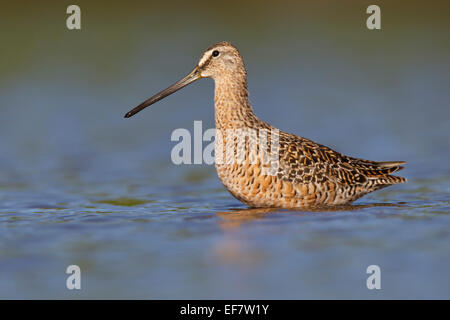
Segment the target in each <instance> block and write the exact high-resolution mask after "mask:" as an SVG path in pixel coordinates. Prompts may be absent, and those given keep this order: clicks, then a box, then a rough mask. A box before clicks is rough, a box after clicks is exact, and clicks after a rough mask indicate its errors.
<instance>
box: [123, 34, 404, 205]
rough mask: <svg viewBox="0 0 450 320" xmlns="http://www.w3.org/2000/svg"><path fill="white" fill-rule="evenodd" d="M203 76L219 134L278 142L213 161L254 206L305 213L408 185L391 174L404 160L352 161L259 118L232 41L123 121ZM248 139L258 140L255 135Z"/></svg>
mask: <svg viewBox="0 0 450 320" xmlns="http://www.w3.org/2000/svg"><path fill="white" fill-rule="evenodd" d="M201 78H212V79H213V80H214V82H215V96H214V102H215V125H216V130H220V131H226V130H242V129H244V130H256V131H257V132H261V130H265V131H269V132H270V138H276V139H274V140H272V139H271V141H276V142H277V143H276V144H275V143H273V146H275V145H276V147H273V146H271V145H269V146H268V147H267V149H266V148H265V147H259V148H245V151H244V153H245V158H244V159H243V161H238V162H236V161H235V162H227V161H225V162H220V163H218V162H217V161H216V163H215V166H216V170H217V173H218V176H219V178H220V180H221V181H222V183H223V184H224V186H225V187H226V188H227V189H228V191H229V192H230V193H231V194H232V195H233V196H234V197H235V198H237V199H238V200H240V201H242V202H244V203H245V204H247V205H249V206H250V207H261V208H263V207H264V208H267V207H274V208H286V209H307V208H315V207H329V206H340V205H347V204H350V203H351V202H353V201H355V200H356V199H358V198H360V197H362V196H364V195H366V194H368V193H370V192H373V191H376V190H379V189H381V188H384V187H387V186H390V185H393V184H398V183H403V182H406V179H405V178H402V177H398V176H394V175H392V173H394V172H396V171H398V170H401V169H403V167H402V165H403V164H405V162H404V161H383V162H379V161H370V160H363V159H358V158H353V157H349V156H346V155H344V154H342V153H339V152H336V151H334V150H332V149H330V148H328V147H326V146H324V145H321V144H318V143H315V142H314V141H312V140H309V139H306V138H303V137H300V136H296V135H293V134H289V133H286V132H283V131H281V130H278V129H276V128H274V127H272V126H271V125H269V124H268V123H266V122H264V121H262V120H260V119H259V118H258V117H257V116H256V115H255V114H254V112H253V109H252V107H251V106H250V102H249V98H248V89H247V71H246V69H245V66H244V61H243V59H242V57H241V55H240V53H239V51H238V49H237V48H236V47H235V46H233V45H232V44H231V43H229V42H219V43H217V44H215V45H213V46H211V47H209V48H207V49H206V50H205V51H204V53H203V54H202V56H201V58H200V60H199V62H198V64H197V65H196V66H195V68H194V70H192V72H191V73H189V74H188V75H187V76H185V77H184V78H182V79H181V80H179V81H178V82H176V83H174V84H173V85H171V86H170V87H168V88H167V89H165V90H162V91H161V92H159V93H157V94H156V95H154V96H153V97H151V98H149V99H148V100H146V101H144V102H142V103H141V104H140V105H138V106H137V107H136V108H134V109H133V110H131V111H129V112H128V113H126V114H125V118H129V117H131V116H133V115H134V114H136V113H138V112H139V111H141V110H142V109H144V108H146V107H148V106H150V105H152V104H153V103H155V102H157V101H159V100H161V99H163V98H165V97H167V96H168V95H170V94H172V93H174V92H175V91H177V90H179V89H181V88H183V87H185V86H187V85H188V84H190V83H192V82H194V81H196V80H198V79H201ZM257 135H258V134H257ZM260 135H261V134H260ZM222 136H223V137H222V139H217V138H216V141H215V148H216V150H218V147H221V148H222V147H223V145H224V144H226V142H227V135H222ZM261 136H262V135H261ZM231 139H233V140H231V145H233V144H234V146H235V147H236V137H234V138H231ZM245 139H246V141H247V142H249V143H253V142H255V141H253V140H254V139H255V137H254V136H246V137H245ZM219 140H220V141H219ZM228 140H230V138H228ZM219 144H222V145H219ZM263 150H266V151H268V153H269V156H275V159H276V166H275V167H271V169H269V170H265V169H267V162H264V161H261V160H256V161H255V160H254V159H255V153H258V152H261V151H263ZM234 155H236V151H234ZM216 156H217V155H216ZM227 156H228V155H227ZM256 158H258V157H256ZM252 159H253V160H252ZM258 159H260V158H258ZM216 160H217V158H216ZM274 168H275V169H274Z"/></svg>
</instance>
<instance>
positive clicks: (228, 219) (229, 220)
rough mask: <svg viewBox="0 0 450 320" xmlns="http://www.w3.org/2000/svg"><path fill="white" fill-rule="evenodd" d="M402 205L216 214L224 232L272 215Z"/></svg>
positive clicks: (230, 211) (320, 212)
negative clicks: (219, 218)
mask: <svg viewBox="0 0 450 320" xmlns="http://www.w3.org/2000/svg"><path fill="white" fill-rule="evenodd" d="M402 206H404V204H403V203H371V204H354V205H343V206H333V207H311V208H309V209H308V210H287V209H278V208H245V209H230V210H229V211H222V212H216V214H217V215H218V216H219V217H221V218H222V220H221V221H220V222H219V224H220V226H221V227H222V228H223V229H225V230H230V229H235V228H238V227H240V226H241V225H242V224H245V223H247V222H250V221H255V220H260V219H264V218H266V217H267V216H268V215H273V214H293V215H296V216H310V215H312V214H327V215H331V214H332V213H333V212H343V211H358V210H362V209H366V208H373V207H402Z"/></svg>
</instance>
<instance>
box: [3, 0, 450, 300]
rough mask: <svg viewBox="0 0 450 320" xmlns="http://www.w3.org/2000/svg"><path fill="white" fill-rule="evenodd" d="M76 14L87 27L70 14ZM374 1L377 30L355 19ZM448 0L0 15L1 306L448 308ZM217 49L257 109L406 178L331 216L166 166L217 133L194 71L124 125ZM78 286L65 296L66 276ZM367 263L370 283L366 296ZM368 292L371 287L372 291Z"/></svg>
mask: <svg viewBox="0 0 450 320" xmlns="http://www.w3.org/2000/svg"><path fill="white" fill-rule="evenodd" d="M70 4H77V5H79V6H80V8H81V27H82V29H81V30H68V29H67V28H66V19H67V17H68V14H66V8H67V7H68V6H69V5H70ZM371 4H377V5H379V6H380V8H381V30H372V31H371V30H368V29H367V28H366V19H367V17H368V16H369V15H368V14H366V8H367V7H368V6H369V5H371ZM449 7H450V5H449V3H448V2H447V1H427V2H424V1H408V2H400V1H397V2H393V1H375V2H374V1H277V2H272V1H225V2H223V1H222V2H213V1H161V2H156V1H155V2H153V1H145V2H144V1H116V2H114V3H111V2H110V1H96V2H95V3H93V2H92V1H76V3H74V2H72V1H40V2H39V3H38V2H35V3H33V2H23V1H17V2H9V3H3V4H2V9H1V12H0V41H1V50H0V112H1V113H0V230H1V231H0V239H1V240H0V298H68V299H71V298H162V299H168V298H237V299H239V298H285V299H298V298H369V299H370V298H450V281H449V280H448V279H449V277H448V270H449V267H450V250H449V249H450V246H449V243H450V241H449V240H450V231H449V226H450V221H449V215H448V213H449V212H450V181H449V178H450V162H449V161H448V160H449V159H450V148H449V147H450V139H449V138H450V106H449V101H450V93H449V84H450V73H449V71H450V59H449V57H450V41H449V38H450V37H449V35H450V20H449V19H448V12H449V9H450V8H449ZM218 41H230V42H232V43H233V44H234V45H235V46H237V47H238V48H239V50H240V52H241V54H242V56H243V57H244V61H245V63H246V67H247V71H248V85H249V90H250V100H251V103H252V105H253V107H254V110H255V113H256V114H257V115H258V116H259V117H260V118H261V119H263V120H265V121H267V122H269V123H271V124H272V125H274V126H275V127H277V128H279V129H281V130H284V131H287V132H290V133H294V134H298V135H301V136H304V137H307V138H309V139H312V140H314V141H317V142H319V143H321V144H324V145H327V146H329V147H331V148H333V149H335V150H337V151H340V152H342V153H345V154H348V155H351V156H354V157H361V158H365V159H371V160H379V161H386V160H405V161H407V162H408V165H407V167H406V169H405V170H404V171H402V172H401V174H400V175H402V176H404V177H406V178H408V180H409V181H408V183H407V184H405V185H400V186H395V187H391V188H389V189H384V190H383V191H380V192H377V193H374V194H371V195H369V196H367V197H365V198H363V199H361V200H359V201H358V203H357V204H360V205H373V204H379V203H389V204H391V206H376V207H370V208H358V210H353V211H342V212H316V213H307V212H286V211H280V212H264V211H256V212H255V211H252V210H245V209H246V207H245V205H243V204H241V203H240V202H238V201H237V200H235V199H234V198H232V197H231V195H229V194H228V192H227V191H226V190H225V189H224V188H223V186H222V185H221V183H220V181H219V180H218V178H217V177H216V173H215V169H214V167H213V166H208V165H181V166H176V165H174V164H172V162H171V160H170V152H171V149H172V147H173V146H174V145H175V144H176V143H175V142H172V141H170V136H171V133H172V131H173V130H174V129H176V128H186V129H189V130H190V131H192V130H193V121H194V120H202V121H203V129H204V130H206V129H208V128H211V127H213V126H214V108H213V88H214V86H213V82H212V81H211V80H209V79H204V80H201V81H198V82H196V83H195V84H193V85H191V86H189V87H187V88H185V89H183V90H182V91H180V92H178V93H176V94H175V95H173V96H170V97H168V98H166V99H164V100H163V101H161V102H159V103H158V104H156V105H154V106H153V107H151V108H150V109H146V110H145V111H143V112H142V113H139V114H138V115H137V116H135V117H133V118H131V119H124V118H123V115H124V114H125V112H127V111H129V109H131V108H133V107H135V106H136V105H137V104H139V103H140V102H142V101H143V100H145V99H147V98H148V97H150V96H151V95H153V94H154V93H156V92H157V91H159V90H160V89H163V88H165V87H167V86H168V85H170V84H171V83H173V82H174V81H176V80H178V79H179V78H180V77H182V76H184V75H185V74H187V73H188V72H190V71H191V70H192V68H193V67H194V66H195V64H196V63H197V61H198V59H199V57H200V55H201V53H202V52H203V50H204V49H205V48H207V47H208V46H210V45H212V44H214V43H216V42H218ZM70 264H77V265H79V266H80V267H81V270H82V290H80V291H69V290H67V289H66V287H65V281H66V277H67V275H66V274H65V270H66V267H67V266H68V265H70ZM370 264H377V265H379V266H380V267H381V270H382V277H383V278H382V279H383V280H382V290H378V291H376V290H372V291H370V290H368V289H367V288H366V282H365V281H366V278H367V276H368V275H367V274H366V273H365V271H366V268H367V266H368V265H370ZM375 291H376V292H375Z"/></svg>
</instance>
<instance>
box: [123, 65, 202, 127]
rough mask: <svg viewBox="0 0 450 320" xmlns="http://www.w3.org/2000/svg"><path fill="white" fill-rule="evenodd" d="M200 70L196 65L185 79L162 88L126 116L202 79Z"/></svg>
mask: <svg viewBox="0 0 450 320" xmlns="http://www.w3.org/2000/svg"><path fill="white" fill-rule="evenodd" d="M200 78H201V76H200V72H199V70H198V67H195V69H194V70H192V72H191V73H189V74H188V75H187V76H186V77H184V78H183V79H181V80H180V81H177V82H175V83H174V84H173V85H171V86H170V87H168V88H167V89H164V90H162V91H161V92H159V93H157V94H155V95H154V96H153V97H151V98H149V99H147V100H145V101H144V102H142V103H141V104H140V105H138V106H137V107H136V108H134V109H133V110H131V111H128V112H127V113H126V114H125V118H129V117H131V116H134V115H135V114H136V113H138V112H139V111H141V110H143V109H145V108H147V107H148V106H150V105H152V104H154V103H155V102H158V101H159V100H161V99H164V98H165V97H167V96H168V95H171V94H172V93H174V92H176V91H178V90H180V89H181V88H184V87H186V86H187V85H188V84H190V83H192V82H194V81H195V80H198V79H200Z"/></svg>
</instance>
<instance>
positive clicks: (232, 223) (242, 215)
mask: <svg viewBox="0 0 450 320" xmlns="http://www.w3.org/2000/svg"><path fill="white" fill-rule="evenodd" d="M402 206H403V205H402V204H401V203H398V204H392V203H374V204H360V205H345V206H336V207H315V208H310V209H309V210H308V211H306V210H286V209H277V208H246V209H230V210H228V211H222V212H216V214H217V215H218V216H219V217H220V218H221V219H220V220H219V225H220V227H221V228H222V229H223V230H224V231H225V233H224V234H223V238H222V239H221V241H219V242H217V243H216V244H215V245H214V247H213V253H214V258H215V260H216V261H217V263H219V264H220V265H230V264H231V265H236V266H238V267H239V268H240V270H254V269H253V268H255V267H257V266H260V265H262V264H264V260H265V259H268V258H269V257H268V256H267V252H266V251H265V250H264V248H261V247H259V246H255V245H254V244H253V243H252V241H249V237H248V235H247V233H245V232H244V233H241V232H231V231H238V230H239V228H240V227H242V226H243V225H245V224H247V223H250V222H252V221H257V220H263V219H265V218H267V217H269V216H270V215H277V214H283V215H294V216H312V215H318V214H320V215H322V216H323V215H327V216H332V215H333V214H334V213H336V212H345V211H358V210H362V209H366V208H373V207H402ZM354 214H356V212H355V213H354Z"/></svg>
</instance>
